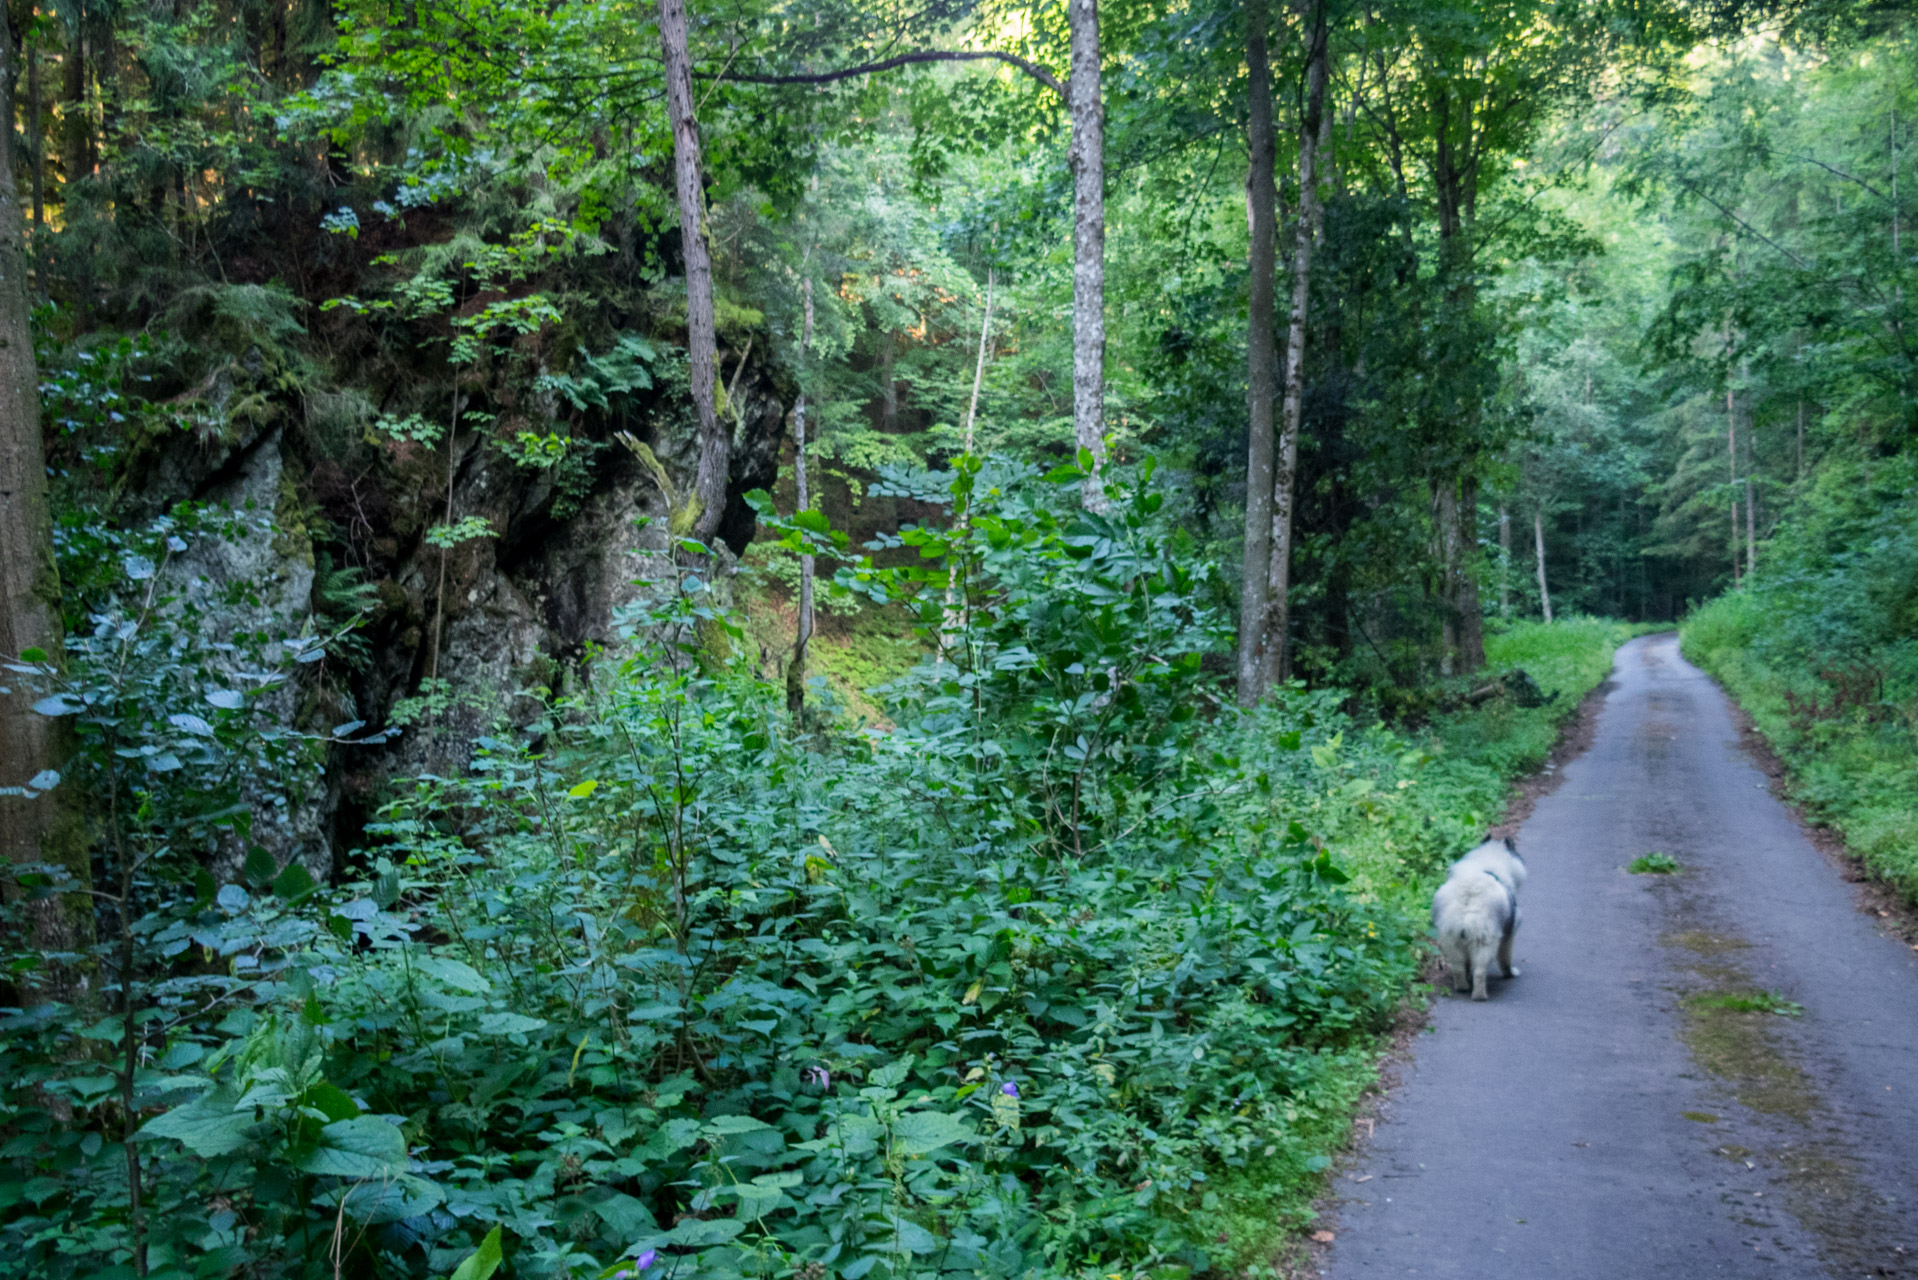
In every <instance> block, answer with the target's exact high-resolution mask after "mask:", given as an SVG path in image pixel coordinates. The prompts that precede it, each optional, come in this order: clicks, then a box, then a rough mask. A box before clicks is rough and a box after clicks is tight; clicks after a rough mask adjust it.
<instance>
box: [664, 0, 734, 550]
mask: <svg viewBox="0 0 1918 1280" xmlns="http://www.w3.org/2000/svg"><path fill="white" fill-rule="evenodd" d="M659 44H660V50H661V52H662V54H663V55H664V57H665V63H666V114H667V116H668V118H669V119H670V120H671V122H672V127H673V186H674V191H675V194H676V195H677V196H678V198H679V237H680V243H681V245H682V246H683V248H684V250H685V256H686V363H687V373H688V376H689V377H690V379H691V381H692V394H693V409H694V411H695V412H696V413H697V414H698V416H699V466H698V470H697V471H696V472H695V473H694V478H693V492H692V497H691V502H690V506H691V515H692V519H691V520H690V521H686V520H685V517H684V516H683V515H680V514H679V513H675V516H674V519H673V521H672V523H673V524H674V525H675V526H678V525H680V524H682V523H685V524H686V525H687V526H688V527H687V528H686V529H685V530H684V531H685V532H690V533H691V534H692V535H693V536H694V537H696V538H699V539H701V540H709V539H711V537H712V536H713V533H714V531H715V530H717V529H718V528H719V519H720V517H721V516H722V515H724V514H725V510H726V474H727V471H728V470H729V468H730V466H731V462H732V446H733V439H732V433H731V432H729V431H728V430H726V428H725V427H724V426H723V425H722V424H721V423H720V421H719V413H718V410H717V408H716V407H715V406H714V403H713V380H714V378H715V376H716V374H715V368H714V366H715V362H716V360H717V345H718V344H717V338H716V336H715V334H714V330H713V262H712V255H711V253H710V252H709V250H708V249H707V245H706V193H705V189H704V188H703V187H702V186H701V184H700V160H699V122H698V120H696V119H695V118H694V117H693V72H692V59H691V56H690V55H689V54H688V52H687V44H686V0H659ZM674 531H675V532H680V531H681V530H680V529H678V528H677V527H676V528H675V530H674Z"/></svg>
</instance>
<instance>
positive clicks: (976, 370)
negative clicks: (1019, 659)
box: [939, 267, 993, 650]
mask: <svg viewBox="0 0 1918 1280" xmlns="http://www.w3.org/2000/svg"><path fill="white" fill-rule="evenodd" d="M992 286H993V273H992V268H990V267H988V268H986V316H985V319H984V320H982V321H980V323H979V358H978V360H977V361H976V362H975V363H974V364H973V366H972V399H970V400H968V401H967V402H966V431H965V453H966V454H967V455H968V456H970V455H971V453H972V445H973V424H974V423H975V422H976V421H977V420H978V415H979V388H980V385H981V384H982V383H984V382H985V379H986V350H987V345H988V343H989V342H990V340H991V336H992ZM971 527H972V503H971V500H970V499H968V500H967V503H966V505H965V507H964V508H962V509H961V510H960V512H959V519H958V521H957V524H956V526H955V530H956V533H957V534H958V537H957V538H955V541H964V535H965V532H966V530H968V529H970V528H971ZM965 627H966V607H965V603H964V602H963V601H961V600H960V598H959V561H958V558H957V556H953V557H949V558H948V559H947V561H946V606H945V613H944V616H943V618H942V620H941V624H940V628H939V647H940V648H941V649H942V650H944V649H950V648H951V647H952V644H953V641H954V637H956V636H958V634H959V633H960V632H962V631H964V630H965Z"/></svg>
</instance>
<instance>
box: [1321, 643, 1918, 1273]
mask: <svg viewBox="0 0 1918 1280" xmlns="http://www.w3.org/2000/svg"><path fill="white" fill-rule="evenodd" d="M1557 772H1558V773H1559V774H1560V775H1561V776H1562V779H1563V781H1562V783H1560V785H1558V786H1557V787H1556V788H1554V789H1552V790H1551V791H1549V792H1548V793H1545V794H1541V795H1538V796H1537V797H1536V806H1535V808H1534V810H1533V811H1532V813H1531V814H1530V816H1529V817H1528V818H1526V820H1525V821H1524V823H1523V826H1522V828H1521V830H1520V832H1519V844H1520V848H1521V849H1522V850H1523V851H1524V853H1525V855H1526V858H1527V860H1528V862H1529V864H1530V867H1531V871H1532V879H1531V882H1530V883H1529V884H1528V886H1527V891H1526V895H1525V927H1524V929H1523V931H1522V932H1521V935H1520V943H1519V948H1518V958H1519V967H1520V969H1521V970H1522V971H1523V976H1522V977H1520V978H1518V979H1515V980H1513V981H1510V982H1506V983H1503V984H1495V985H1494V990H1493V995H1492V999H1491V1001H1490V1002H1489V1003H1487V1004H1480V1005H1474V1004H1471V1003H1469V1002H1467V1001H1461V1000H1453V999H1443V1000H1440V1001H1438V1002H1437V1004H1436V1006H1435V1008H1434V1009H1433V1011H1432V1017H1431V1025H1430V1029H1429V1031H1428V1032H1427V1033H1426V1034H1422V1035H1419V1036H1417V1037H1416V1039H1415V1043H1414V1044H1413V1046H1412V1051H1411V1055H1410V1058H1409V1060H1408V1061H1407V1062H1406V1063H1405V1064H1404V1065H1403V1066H1402V1067H1401V1069H1400V1071H1399V1085H1398V1087H1397V1088H1396V1089H1395V1090H1394V1091H1393V1092H1392V1093H1391V1095H1390V1096H1389V1097H1388V1098H1387V1099H1386V1100H1385V1102H1384V1103H1383V1105H1382V1106H1381V1107H1380V1109H1379V1113H1378V1117H1377V1123H1376V1130H1375V1132H1374V1135H1373V1138H1372V1141H1371V1142H1370V1143H1369V1144H1367V1146H1366V1148H1365V1150H1364V1151H1363V1152H1362V1153H1361V1154H1360V1155H1359V1156H1358V1157H1356V1158H1355V1159H1354V1160H1353V1161H1352V1162H1351V1167H1350V1168H1348V1169H1347V1170H1346V1171H1345V1172H1343V1173H1342V1174H1341V1176H1340V1178H1339V1179H1338V1181H1337V1182H1336V1183H1335V1190H1336V1193H1337V1195H1338V1196H1339V1199H1340V1205H1339V1209H1338V1212H1337V1241H1336V1243H1335V1244H1334V1245H1333V1246H1332V1247H1331V1248H1330V1250H1328V1251H1327V1252H1326V1254H1325V1255H1323V1258H1322V1261H1323V1264H1324V1267H1325V1274H1327V1275H1329V1276H1330V1277H1333V1280H1359V1278H1360V1277H1374V1276H1405V1275H1417V1276H1421V1277H1451V1276H1457V1277H1467V1276H1469V1277H1473V1278H1474V1280H1479V1278H1482V1277H1493V1278H1494V1280H1500V1278H1504V1280H1548V1278H1549V1280H1584V1278H1587V1277H1589V1278H1590V1280H1621V1278H1625V1277H1629V1278H1631V1280H1641V1278H1650V1277H1663V1276H1673V1277H1678V1276H1683V1277H1686V1278H1687V1280H1691V1278H1692V1277H1696V1276H1703V1275H1709V1276H1767V1277H1779V1278H1785V1277H1792V1278H1795V1277H1800V1276H1803V1277H1814V1276H1845V1277H1850V1276H1873V1277H1876V1276H1910V1277H1918V953H1915V952H1914V951H1913V950H1912V949H1911V948H1910V947H1909V946H1908V945H1906V944H1905V943H1904V942H1903V941H1901V940H1900V939H1898V938H1897V937H1895V936H1890V935H1889V933H1888V931H1887V930H1886V929H1885V928H1884V927H1883V926H1885V925H1886V924H1887V922H1886V921H1884V920H1882V919H1879V918H1877V917H1876V916H1875V915H1867V914H1865V913H1862V912H1861V911H1860V910H1859V906H1858V901H1857V896H1856V891H1855V886H1853V885H1852V884H1849V883H1847V881H1846V879H1845V878H1844V877H1843V876H1842V875H1841V874H1840V872H1839V868H1838V867H1837V866H1836V865H1834V863H1833V862H1832V861H1830V860H1829V859H1827V858H1826V857H1824V856H1823V855H1821V854H1820V852H1819V851H1818V850H1817V849H1816V848H1815V847H1813V845H1812V843H1811V842H1810V841H1809V840H1808V839H1807V838H1806V836H1805V834H1804V832H1803V831H1802V830H1801V829H1800V828H1799V826H1798V825H1797V823H1796V822H1794V821H1793V819H1792V817H1791V815H1790V813H1789V812H1788V811H1787V810H1786V809H1785V807H1784V806H1783V805H1782V804H1781V803H1780V802H1779V801H1778V800H1777V799H1776V798H1775V797H1774V796H1773V794H1772V792H1771V790H1770V788H1769V787H1768V785H1767V778H1766V776H1765V775H1764V774H1763V773H1762V772H1761V771H1760V770H1759V769H1758V768H1757V767H1756V766H1755V765H1754V764H1753V762H1752V760H1751V758H1750V756H1749V755H1748V754H1747V752H1746V751H1745V749H1744V748H1743V746H1742V745H1741V739H1740V733H1739V726H1738V724H1737V722H1736V721H1735V719H1734V716H1733V709H1732V708H1731V707H1730V705H1729V704H1728V703H1727V701H1726V699H1725V697H1724V695H1723V694H1722V693H1720V691H1719V690H1718V689H1717V687H1716V686H1715V685H1713V684H1712V683H1711V682H1710V681H1709V680H1708V679H1707V678H1706V677H1705V676H1704V675H1703V674H1702V673H1700V672H1699V671H1698V670H1697V669H1696V668H1694V667H1692V666H1691V665H1689V664H1688V663H1686V662H1685V661H1684V660H1683V659H1682V658H1681V657H1680V656H1679V654H1678V646H1677V640H1676V638H1675V637H1673V636H1653V637H1646V638H1642V639H1639V640H1635V641H1633V642H1631V643H1630V644H1628V645H1626V646H1624V647H1623V648H1622V649H1621V650H1620V651H1619V655H1618V666H1617V669H1616V670H1615V671H1614V673H1613V681H1612V685H1611V688H1610V692H1609V693H1608V694H1607V695H1606V697H1605V700H1604V703H1603V707H1602V709H1601V710H1600V712H1599V714H1598V716H1597V717H1596V723H1595V724H1594V726H1593V728H1592V741H1591V746H1590V749H1589V750H1588V751H1586V752H1585V753H1584V754H1583V755H1581V756H1579V757H1578V758H1577V759H1574V760H1571V761H1569V762H1568V763H1566V764H1563V765H1562V766H1560V767H1559V769H1558V770H1557ZM1654 852H1658V853H1664V854H1667V855H1669V856H1670V857H1671V858H1673V859H1675V860H1676V862H1677V863H1678V865H1679V868H1680V869H1679V870H1678V871H1677V872H1676V873H1675V874H1670V875H1652V874H1644V875H1633V874H1630V873H1629V872H1628V871H1627V870H1626V867H1627V866H1628V865H1629V864H1630V863H1631V862H1632V861H1633V860H1634V859H1635V858H1638V857H1640V856H1641V855H1644V854H1648V853H1654Z"/></svg>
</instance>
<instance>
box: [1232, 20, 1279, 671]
mask: <svg viewBox="0 0 1918 1280" xmlns="http://www.w3.org/2000/svg"><path fill="white" fill-rule="evenodd" d="M1266 23H1267V14H1266V5H1265V0H1247V3H1246V6H1245V60H1246V71H1247V75H1246V143H1247V145H1248V147H1249V149H1250V151H1251V162H1250V164H1249V165H1248V167H1247V170H1246V177H1245V216H1246V223H1247V227H1248V230H1249V231H1250V235H1251V242H1252V251H1251V254H1250V256H1249V257H1248V259H1247V267H1248V269H1249V272H1250V277H1249V282H1248V285H1247V289H1246V359H1245V374H1246V396H1245V398H1246V409H1247V419H1248V431H1247V437H1246V453H1245V566H1244V585H1243V589H1242V592H1241V595H1240V597H1239V705H1240V706H1246V707H1249V706H1252V705H1253V704H1254V703H1256V702H1258V700H1259V699H1260V698H1262V697H1264V696H1265V688H1266V681H1265V672H1266V664H1265V629H1266V611H1267V608H1268V605H1269V602H1270V600H1271V596H1270V595H1269V594H1268V582H1267V578H1268V576H1269V575H1270V573H1271V571H1272V432H1273V427H1272V401H1273V399H1274V398H1275V396H1276V394H1277V391H1278V368H1277V364H1278V350H1277V347H1276V336H1275V333H1274V326H1273V308H1274V304H1275V297H1274V295H1275V294H1276V292H1277V289H1278V280H1277V273H1278V203H1279V201H1278V180H1277V175H1276V173H1275V170H1276V168H1277V164H1278V160H1277V150H1278V138H1277V130H1276V129H1275V127H1274V125H1273V121H1272V65H1271V58H1270V56H1269V53H1268V50H1267V48H1266Z"/></svg>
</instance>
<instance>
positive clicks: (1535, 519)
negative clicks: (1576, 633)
mask: <svg viewBox="0 0 1918 1280" xmlns="http://www.w3.org/2000/svg"><path fill="white" fill-rule="evenodd" d="M1532 543H1533V546H1534V547H1536V548H1537V550H1538V607H1539V609H1540V610H1541V611H1543V613H1544V614H1545V621H1546V623H1547V625H1549V624H1550V623H1551V621H1552V593H1551V591H1550V590H1549V589H1548V588H1547V587H1546V585H1545V509H1544V508H1543V507H1539V508H1537V509H1535V510H1534V511H1533V512H1532Z"/></svg>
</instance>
